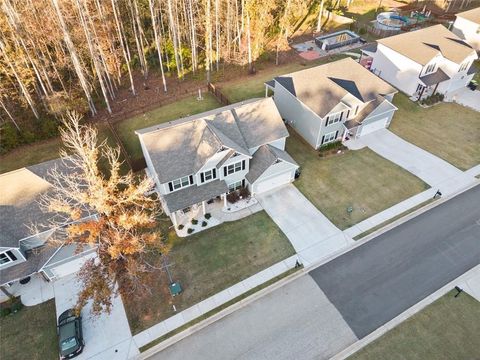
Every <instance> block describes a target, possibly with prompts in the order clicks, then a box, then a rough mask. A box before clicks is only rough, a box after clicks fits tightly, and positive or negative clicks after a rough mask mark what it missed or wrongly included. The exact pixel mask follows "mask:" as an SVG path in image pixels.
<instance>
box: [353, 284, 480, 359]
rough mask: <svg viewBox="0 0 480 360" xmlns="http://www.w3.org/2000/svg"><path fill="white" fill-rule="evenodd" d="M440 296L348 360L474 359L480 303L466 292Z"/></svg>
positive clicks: (479, 329)
mask: <svg viewBox="0 0 480 360" xmlns="http://www.w3.org/2000/svg"><path fill="white" fill-rule="evenodd" d="M456 293H457V292H456V291H455V290H453V291H451V292H449V293H448V294H446V295H444V296H443V297H441V298H440V299H438V300H437V301H435V302H434V303H432V304H431V305H429V306H427V307H426V308H425V309H423V310H422V311H420V312H419V313H417V314H415V315H413V316H412V317H411V318H410V319H408V320H406V321H405V322H403V323H401V324H400V325H398V326H397V327H395V328H394V329H392V330H390V331H389V332H387V333H386V334H385V335H383V336H382V337H380V338H379V339H377V340H375V341H374V342H372V343H371V344H369V345H367V346H366V347H364V348H363V349H361V350H360V351H358V352H357V353H355V354H354V355H352V356H351V357H349V358H348V359H349V360H364V359H365V360H366V359H368V360H375V359H378V360H381V359H382V360H383V359H389V360H396V359H398V360H401V359H412V360H413V359H418V360H420V359H436V360H441V359H449V360H450V359H477V358H478V354H479V344H480V302H478V301H477V300H475V299H474V298H472V297H471V296H470V295H468V294H466V293H462V294H460V295H459V296H458V297H457V298H455V294H456Z"/></svg>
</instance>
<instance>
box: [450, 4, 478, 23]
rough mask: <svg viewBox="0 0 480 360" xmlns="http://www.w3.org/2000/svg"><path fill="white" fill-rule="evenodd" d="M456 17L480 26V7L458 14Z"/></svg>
mask: <svg viewBox="0 0 480 360" xmlns="http://www.w3.org/2000/svg"><path fill="white" fill-rule="evenodd" d="M456 16H457V17H461V18H464V19H467V20H469V21H471V22H474V23H476V24H480V7H478V8H475V9H472V10H468V11H464V12H461V13H458V14H457V15H456Z"/></svg>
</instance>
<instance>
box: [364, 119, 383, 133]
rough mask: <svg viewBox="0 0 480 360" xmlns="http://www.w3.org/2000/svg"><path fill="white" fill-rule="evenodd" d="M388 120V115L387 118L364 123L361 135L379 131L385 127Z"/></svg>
mask: <svg viewBox="0 0 480 360" xmlns="http://www.w3.org/2000/svg"><path fill="white" fill-rule="evenodd" d="M387 121H388V117H386V118H385V119H381V120H378V121H375V122H373V123H370V124H365V125H363V126H362V129H361V131H360V136H363V135H367V134H370V133H372V132H374V131H377V130H380V129H384V128H385V126H386V125H387Z"/></svg>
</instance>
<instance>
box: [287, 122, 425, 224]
mask: <svg viewBox="0 0 480 360" xmlns="http://www.w3.org/2000/svg"><path fill="white" fill-rule="evenodd" d="M289 132H290V137H288V138H287V146H286V150H287V152H288V153H289V154H290V155H291V156H292V157H293V158H294V159H295V160H296V161H297V162H298V164H299V165H300V169H301V173H302V175H301V176H300V178H299V179H297V180H296V181H295V182H294V183H293V184H294V185H295V186H296V187H297V188H298V189H299V190H300V191H301V192H302V193H303V194H304V195H305V196H306V197H307V199H308V200H310V201H311V202H312V203H313V204H314V205H315V206H316V207H317V208H318V209H319V210H320V211H321V212H322V213H323V214H324V215H325V216H326V217H327V218H328V219H329V220H330V221H331V222H332V223H334V224H335V225H336V226H337V227H339V228H340V229H342V230H343V229H346V228H349V227H350V226H352V225H355V224H356V223H358V222H360V221H362V220H365V219H367V218H369V217H370V216H372V215H375V214H377V213H379V212H380V211H383V210H385V209H388V208H389V207H391V206H393V205H395V204H397V203H399V202H401V201H403V200H405V199H407V198H409V197H411V196H413V195H416V194H418V193H420V192H422V191H424V190H426V189H427V188H428V185H427V184H426V183H424V182H423V181H422V180H420V179H419V178H417V177H415V176H414V175H412V174H410V173H409V172H408V171H406V170H404V169H402V168H401V167H399V166H397V165H395V164H394V163H392V162H390V161H388V160H386V159H384V158H382V157H381V156H379V155H377V154H376V153H375V152H373V151H372V150H370V149H368V148H365V149H362V150H357V151H353V150H348V151H343V153H342V154H338V155H336V156H330V157H324V158H321V157H319V152H318V151H315V150H314V149H313V148H312V147H311V146H310V145H308V144H307V143H306V142H305V141H304V140H303V139H302V138H301V137H300V136H299V135H298V134H297V133H295V131H294V130H293V129H291V128H289ZM349 210H351V211H349Z"/></svg>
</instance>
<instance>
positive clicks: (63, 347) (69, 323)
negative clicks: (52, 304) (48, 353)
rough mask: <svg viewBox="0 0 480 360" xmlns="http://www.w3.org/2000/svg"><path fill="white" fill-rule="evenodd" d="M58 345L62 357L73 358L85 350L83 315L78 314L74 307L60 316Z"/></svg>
mask: <svg viewBox="0 0 480 360" xmlns="http://www.w3.org/2000/svg"><path fill="white" fill-rule="evenodd" d="M58 345H59V348H60V358H61V359H71V358H73V357H75V356H77V355H79V354H80V353H81V352H82V351H83V347H84V346H85V342H84V341H83V334H82V317H81V316H76V315H75V312H74V310H73V309H69V310H67V311H64V312H63V313H62V314H61V315H60V316H59V317H58Z"/></svg>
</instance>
